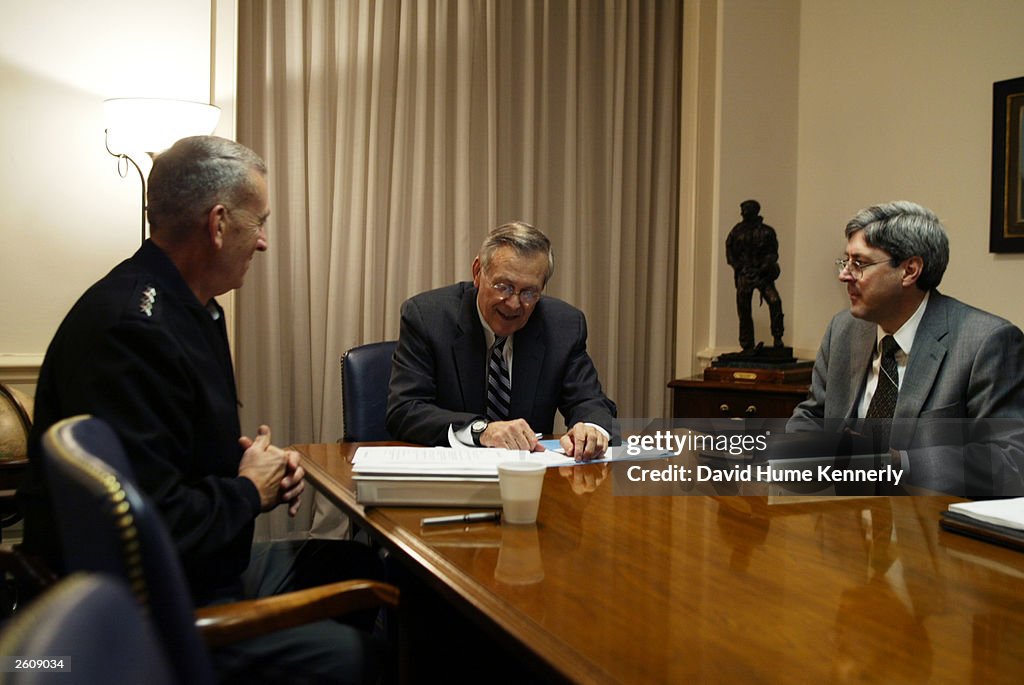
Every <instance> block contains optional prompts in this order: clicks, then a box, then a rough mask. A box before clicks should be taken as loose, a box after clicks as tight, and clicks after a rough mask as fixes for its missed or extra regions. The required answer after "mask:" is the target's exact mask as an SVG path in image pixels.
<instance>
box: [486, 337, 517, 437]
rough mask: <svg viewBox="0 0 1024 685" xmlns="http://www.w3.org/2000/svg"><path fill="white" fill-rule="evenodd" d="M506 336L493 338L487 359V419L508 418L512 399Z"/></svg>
mask: <svg viewBox="0 0 1024 685" xmlns="http://www.w3.org/2000/svg"><path fill="white" fill-rule="evenodd" d="M506 340H508V338H507V337H504V338H503V337H498V338H495V339H494V345H493V346H492V347H491V354H490V355H489V356H488V360H487V419H488V420H489V421H504V420H506V419H507V418H508V407H509V403H510V402H511V401H512V379H511V377H509V373H508V364H506V363H505V353H504V348H505V341H506Z"/></svg>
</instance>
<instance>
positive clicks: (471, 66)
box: [237, 0, 682, 443]
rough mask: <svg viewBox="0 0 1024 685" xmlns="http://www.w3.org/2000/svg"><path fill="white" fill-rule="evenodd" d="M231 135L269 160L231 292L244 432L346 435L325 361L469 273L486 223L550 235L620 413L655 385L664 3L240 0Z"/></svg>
mask: <svg viewBox="0 0 1024 685" xmlns="http://www.w3.org/2000/svg"><path fill="white" fill-rule="evenodd" d="M239 8H240V16H239V79H238V113H239V121H238V138H239V140H240V141H241V142H243V143H245V144H247V145H249V146H251V147H253V148H254V149H255V150H256V151H257V152H259V153H260V154H261V155H263V156H264V158H265V159H266V160H267V162H268V165H269V167H270V186H271V191H270V197H271V208H272V211H273V214H272V217H271V220H270V224H269V234H270V251H269V252H268V253H266V254H265V255H260V256H258V257H257V259H256V261H255V264H254V266H253V268H252V271H251V272H250V274H249V276H248V279H247V282H246V284H245V286H244V287H243V288H242V289H241V290H240V291H239V294H238V299H237V325H238V338H237V369H238V375H239V387H240V395H241V399H242V402H243V403H244V407H243V409H242V418H243V425H244V426H246V427H250V429H252V430H254V426H256V425H257V424H258V423H259V422H268V423H270V424H271V425H272V426H273V428H274V431H275V438H276V441H277V442H281V443H287V442H327V441H333V440H336V439H338V438H339V437H340V436H341V434H342V419H341V399H340V394H339V393H340V384H339V372H338V360H339V357H340V356H341V354H342V353H343V352H344V351H345V350H346V349H348V348H350V347H352V346H354V345H357V344H361V343H365V342H372V341H377V340H384V339H389V338H395V337H397V335H398V325H399V307H400V306H401V303H402V301H403V300H405V299H406V298H407V297H409V296H411V295H413V294H415V293H417V292H420V291H423V290H426V289H428V288H433V287H437V286H441V285H445V284H448V283H452V282H455V281H458V280H467V279H468V278H469V277H470V263H471V262H472V259H473V256H474V255H475V253H476V249H477V248H478V247H479V244H480V242H481V241H482V239H483V237H484V235H485V233H486V231H487V229H488V228H490V227H492V226H495V225H497V224H499V223H502V222H504V221H508V220H511V219H517V218H518V219H524V220H526V221H529V222H531V223H533V224H535V225H536V226H538V227H539V228H541V229H542V230H544V231H545V232H547V233H548V235H549V236H550V237H551V239H552V241H553V243H554V246H555V259H556V271H555V277H554V279H553V280H552V282H551V283H550V285H549V288H548V293H549V294H551V295H554V296H556V297H560V298H562V299H565V300H567V301H569V302H571V303H573V304H575V305H576V306H578V307H580V308H581V309H582V310H583V311H584V312H585V313H586V315H587V317H588V320H589V323H590V351H591V355H592V356H593V358H594V361H595V362H596V364H597V367H598V370H599V372H600V374H601V378H602V381H603V382H604V385H605V390H606V392H607V393H608V395H609V396H610V397H612V399H614V400H615V401H616V402H617V403H618V405H619V408H620V415H621V416H624V417H638V416H665V415H667V411H668V406H667V404H668V402H667V400H668V394H667V391H666V387H665V384H666V382H667V381H668V380H669V378H670V374H671V359H672V331H673V313H674V301H673V296H672V293H673V290H674V279H675V273H674V255H675V252H676V251H675V227H676V222H677V213H678V201H677V200H678V191H677V187H678V182H677V181H678V147H679V99H680V98H679V96H680V83H679V80H680V57H681V53H682V49H681V45H680V40H681V23H682V15H681V11H682V10H681V3H679V2H674V1H670V0H669V1H663V2H657V1H654V0H646V1H645V0H579V1H575V2H574V1H571V0H549V1H548V2H529V1H521V0H490V1H488V0H448V1H445V0H405V1H400V0H376V1H373V0H338V1H336V2H332V1H328V0H287V1H286V0H277V1H275V0H247V1H246V2H242V3H240V6H239Z"/></svg>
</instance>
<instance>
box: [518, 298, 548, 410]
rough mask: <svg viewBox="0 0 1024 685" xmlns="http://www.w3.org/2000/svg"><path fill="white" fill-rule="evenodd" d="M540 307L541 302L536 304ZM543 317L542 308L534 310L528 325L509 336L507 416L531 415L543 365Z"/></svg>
mask: <svg viewBox="0 0 1024 685" xmlns="http://www.w3.org/2000/svg"><path fill="white" fill-rule="evenodd" d="M537 306H538V309H539V308H540V307H541V306H543V301H541V303H540V304H538V305H537ZM543 332H544V318H543V313H542V312H541V311H535V312H534V313H533V315H532V316H531V317H530V321H529V322H528V323H527V325H526V326H525V327H524V328H523V329H522V330H521V331H519V332H517V333H516V334H515V336H514V337H513V338H512V340H513V348H512V402H511V403H510V404H509V415H510V416H512V417H523V418H525V419H526V420H527V421H530V420H531V417H532V416H533V406H534V400H535V399H536V397H537V384H538V383H539V382H540V370H541V368H542V367H543V364H544V353H545V350H544V343H543V342H542V340H543V335H542V334H543Z"/></svg>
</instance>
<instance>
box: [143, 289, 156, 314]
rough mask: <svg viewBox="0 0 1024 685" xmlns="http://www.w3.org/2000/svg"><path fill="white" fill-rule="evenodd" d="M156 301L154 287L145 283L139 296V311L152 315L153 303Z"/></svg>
mask: <svg viewBox="0 0 1024 685" xmlns="http://www.w3.org/2000/svg"><path fill="white" fill-rule="evenodd" d="M155 303H156V288H154V287H153V286H151V285H147V286H146V287H145V289H143V291H142V297H140V298H139V311H140V312H142V313H143V314H145V315H146V316H153V305H154V304H155Z"/></svg>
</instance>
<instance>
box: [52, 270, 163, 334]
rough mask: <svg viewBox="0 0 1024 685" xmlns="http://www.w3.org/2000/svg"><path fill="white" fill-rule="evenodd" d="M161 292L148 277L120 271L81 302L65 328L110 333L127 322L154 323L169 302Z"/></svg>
mask: <svg viewBox="0 0 1024 685" xmlns="http://www.w3.org/2000/svg"><path fill="white" fill-rule="evenodd" d="M161 290H162V288H161V287H160V285H159V283H158V282H157V281H156V280H155V279H153V278H151V277H147V275H146V274H145V273H142V272H139V271H136V270H133V269H127V268H121V267H118V268H116V269H114V270H113V271H111V272H110V273H109V274H107V275H106V276H105V277H103V278H102V279H100V280H99V281H97V282H96V283H94V284H93V285H92V286H90V287H89V289H88V290H86V291H85V292H84V293H83V294H82V296H81V297H80V298H78V301H77V302H76V303H75V305H74V306H73V307H72V308H71V311H70V312H68V315H67V317H66V319H65V324H66V325H72V326H85V327H99V328H102V329H109V328H111V327H113V326H116V325H118V324H120V323H124V322H143V323H155V322H157V321H159V320H160V318H161V316H160V315H161V313H162V312H163V310H164V305H165V304H166V301H167V298H161V297H160V295H161Z"/></svg>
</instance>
